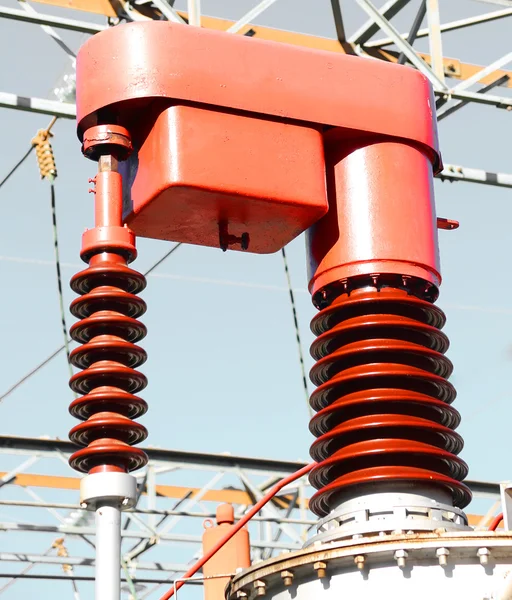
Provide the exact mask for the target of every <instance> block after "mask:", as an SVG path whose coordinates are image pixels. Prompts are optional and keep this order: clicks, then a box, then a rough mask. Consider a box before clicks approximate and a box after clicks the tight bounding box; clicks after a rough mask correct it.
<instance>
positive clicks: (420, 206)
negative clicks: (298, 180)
mask: <svg viewBox="0 0 512 600" xmlns="http://www.w3.org/2000/svg"><path fill="white" fill-rule="evenodd" d="M326 163H327V184H328V199H329V206H330V208H329V212H328V214H327V215H326V216H325V217H324V218H322V219H321V220H320V221H319V222H318V223H317V224H315V225H314V226H313V227H312V228H311V229H310V230H309V231H308V245H309V248H308V249H309V259H310V265H309V268H310V290H311V294H312V296H313V302H314V304H315V305H316V306H317V307H318V308H320V309H321V310H320V313H319V314H318V315H317V316H316V317H315V318H314V319H313V321H312V331H313V332H314V333H315V334H316V335H317V336H318V338H317V340H316V341H315V342H314V343H313V345H312V347H311V354H312V356H313V358H315V360H316V361H317V363H316V365H315V366H314V367H313V369H312V370H311V380H312V381H313V383H315V384H316V385H317V386H318V388H317V389H316V391H314V392H313V394H312V396H311V406H312V407H313V408H314V409H315V410H316V411H318V412H317V414H316V416H314V417H313V419H312V420H311V424H310V429H311V432H312V433H313V434H314V435H315V436H316V437H317V438H318V439H317V440H316V442H315V443H314V444H313V445H312V447H311V456H312V458H313V459H314V460H316V461H318V465H317V467H315V469H314V470H313V472H312V473H311V476H310V481H311V483H312V485H314V486H315V487H316V488H317V489H318V492H317V493H316V494H315V496H314V497H313V498H312V500H311V505H310V506H311V509H312V510H313V511H314V512H315V513H316V514H317V515H319V516H326V515H328V514H329V513H330V512H331V511H333V510H334V509H335V508H336V507H337V506H339V505H340V504H342V503H343V502H345V501H346V500H350V499H351V498H353V497H355V496H361V495H364V494H369V493H375V492H379V491H381V492H382V491H383V492H390V491H398V492H400V491H402V492H403V491H406V490H410V491H411V492H413V491H414V488H415V487H416V488H421V489H423V490H425V489H430V490H431V491H432V493H433V494H434V497H435V494H436V493H437V494H442V495H443V497H446V496H448V497H449V498H451V501H452V503H453V505H454V506H457V507H460V508H463V507H464V506H466V505H467V504H468V502H469V500H470V498H471V493H470V491H469V490H468V488H467V487H466V486H465V485H463V484H462V483H461V481H462V479H464V477H465V476H466V474H467V466H466V464H465V463H464V462H463V461H462V460H461V459H460V458H458V457H457V456H456V455H457V454H458V453H459V452H460V451H461V449H462V446H463V442H462V438H461V437H460V436H459V435H458V434H456V433H455V432H454V431H453V430H454V429H455V428H456V427H457V426H458V424H459V421H460V416H459V414H458V413H457V411H456V410H455V409H453V408H452V407H451V406H450V405H451V403H452V402H453V400H454V399H455V396H456V392H455V389H454V388H453V386H452V385H451V384H450V383H449V382H448V381H447V378H448V377H449V376H450V374H451V372H452V364H451V362H450V361H449V360H448V359H447V358H446V357H445V356H444V353H445V352H446V351H447V349H448V345H449V343H448V339H447V337H446V336H445V335H444V334H443V333H442V332H441V331H440V330H441V328H442V327H443V325H444V323H445V316H444V314H443V312H442V311H441V310H440V309H438V308H437V307H435V306H434V305H433V304H432V303H433V302H434V301H435V299H436V298H437V295H438V286H439V283H440V281H441V276H440V274H439V256H438V245H437V220H436V215H435V208H434V199H433V191H432V188H433V182H432V164H431V162H430V159H429V156H428V155H427V154H425V153H424V152H423V151H422V149H420V148H418V147H417V146H415V145H411V144H410V143H406V142H405V141H399V140H380V139H378V138H373V139H372V138H371V137H368V138H366V139H365V140H359V141H357V142H354V143H352V144H346V143H341V141H340V140H339V139H337V137H336V133H335V132H334V134H332V137H331V138H329V143H328V145H327V147H326Z"/></svg>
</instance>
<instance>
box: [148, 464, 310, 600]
mask: <svg viewBox="0 0 512 600" xmlns="http://www.w3.org/2000/svg"><path fill="white" fill-rule="evenodd" d="M314 466H315V463H313V464H311V465H308V466H307V467H303V468H302V469H300V470H299V471H296V472H295V473H292V474H291V475H288V476H287V477H285V478H284V479H281V481H279V482H278V483H276V484H275V485H274V487H272V488H271V489H270V491H269V492H267V493H266V494H265V495H264V496H263V498H262V499H261V500H260V501H259V502H257V503H256V504H255V505H254V506H253V507H252V508H251V510H250V511H249V512H248V513H247V514H246V515H244V516H243V517H242V518H241V519H240V521H238V523H236V525H233V527H232V528H231V529H230V530H229V532H228V533H226V535H225V536H224V537H223V538H221V539H220V540H219V541H218V542H217V543H216V544H215V546H213V548H211V549H210V550H209V551H208V552H207V553H206V554H205V555H204V556H203V557H202V558H201V559H199V560H198V561H197V562H196V564H195V565H194V566H193V567H191V568H190V569H189V570H188V571H187V572H186V573H185V575H183V579H182V580H181V581H178V582H177V583H176V585H175V586H173V587H172V588H171V589H170V590H169V591H168V592H166V593H165V594H164V595H163V596H162V597H161V598H160V600H169V598H172V597H173V596H174V592H177V591H178V590H179V589H180V588H181V587H182V586H183V585H185V583H186V581H183V580H184V579H189V578H190V577H192V576H193V575H195V574H196V573H197V572H198V571H199V569H200V568H201V567H202V566H203V565H204V564H205V563H206V562H208V561H209V560H210V558H211V557H212V556H213V555H214V554H216V553H217V552H218V551H219V550H220V549H221V548H222V547H223V546H224V544H226V543H227V542H229V540H230V539H231V538H232V537H233V536H234V535H235V533H238V532H239V531H240V529H242V527H243V526H244V525H245V524H246V523H247V522H248V521H250V520H251V519H252V518H253V517H254V515H255V514H256V513H258V512H259V511H260V510H261V509H262V508H263V507H264V506H265V504H267V503H268V502H270V500H272V498H273V497H274V496H275V495H276V494H277V493H278V492H279V491H280V490H281V489H282V488H284V486H285V485H288V484H289V483H291V482H292V481H295V480H296V479H300V478H301V477H302V476H303V475H306V474H307V473H309V472H310V471H311V469H312V468H313V467H314Z"/></svg>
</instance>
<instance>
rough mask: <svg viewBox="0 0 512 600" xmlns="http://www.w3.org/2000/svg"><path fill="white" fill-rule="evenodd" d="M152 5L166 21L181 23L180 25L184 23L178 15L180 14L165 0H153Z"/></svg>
mask: <svg viewBox="0 0 512 600" xmlns="http://www.w3.org/2000/svg"><path fill="white" fill-rule="evenodd" d="M153 5H154V6H156V7H157V8H158V10H159V11H160V12H161V13H162V14H163V15H164V17H165V18H166V19H167V20H168V21H172V22H174V23H181V24H182V25H186V24H187V23H186V21H185V20H184V19H182V18H181V17H180V15H179V14H178V13H177V12H176V10H175V9H174V8H173V7H172V6H171V5H170V4H168V3H167V1H166V0H153Z"/></svg>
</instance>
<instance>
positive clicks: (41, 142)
mask: <svg viewBox="0 0 512 600" xmlns="http://www.w3.org/2000/svg"><path fill="white" fill-rule="evenodd" d="M51 137H52V134H51V133H50V132H49V131H48V130H46V129H40V130H39V131H38V132H37V135H36V137H35V138H34V139H33V140H32V146H34V148H35V149H36V158H37V164H38V166H39V172H40V173H41V179H55V178H56V177H57V167H56V165H55V156H54V155H53V148H52V145H51V143H50V138H51Z"/></svg>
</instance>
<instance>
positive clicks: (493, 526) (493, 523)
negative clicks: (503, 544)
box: [489, 513, 503, 531]
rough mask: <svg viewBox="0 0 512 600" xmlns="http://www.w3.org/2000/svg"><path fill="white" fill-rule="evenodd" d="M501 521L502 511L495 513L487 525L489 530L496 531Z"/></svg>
mask: <svg viewBox="0 0 512 600" xmlns="http://www.w3.org/2000/svg"><path fill="white" fill-rule="evenodd" d="M502 521H503V513H500V514H499V515H496V516H495V517H494V519H493V520H492V521H491V524H490V525H489V531H496V529H498V525H499V524H500V523H501V522H502Z"/></svg>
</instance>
